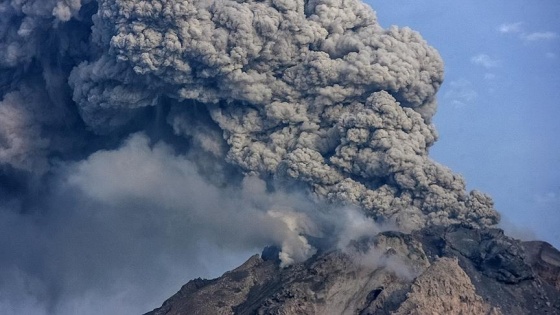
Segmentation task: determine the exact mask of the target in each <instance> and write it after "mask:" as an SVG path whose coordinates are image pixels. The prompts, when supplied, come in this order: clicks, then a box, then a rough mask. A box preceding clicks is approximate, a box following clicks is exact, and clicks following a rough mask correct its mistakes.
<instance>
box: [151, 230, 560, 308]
mask: <svg viewBox="0 0 560 315" xmlns="http://www.w3.org/2000/svg"><path fill="white" fill-rule="evenodd" d="M183 314H201V315H202V314H208V315H210V314H212V315H217V314H239V315H242V314H247V315H248V314H278V315H279V314H286V315H289V314H359V315H368V314H369V315H373V314H376V315H378V314H379V315H381V314H560V252H559V251H558V250H556V249H555V248H554V247H552V246H551V245H550V244H548V243H545V242H540V241H531V242H521V241H519V240H515V239H512V238H510V237H507V236H505V235H504V233H503V231H502V230H500V229H496V228H482V229H477V228H472V227H470V226H467V225H452V226H449V227H437V226H432V227H429V228H425V229H422V230H420V231H417V232H413V233H411V234H405V233H400V232H383V233H380V234H378V235H376V236H375V237H370V238H364V239H362V240H359V241H356V242H354V243H352V244H351V246H349V247H348V248H346V249H344V250H333V251H327V252H321V253H318V254H316V255H315V256H313V257H312V258H311V259H309V260H307V261H305V262H303V263H300V264H295V265H292V266H289V267H286V268H280V267H279V262H278V259H277V251H275V250H274V248H268V249H265V250H264V251H263V253H262V255H255V256H253V257H251V258H250V259H249V260H247V261H246V262H245V263H244V264H243V265H241V266H240V267H238V268H236V269H235V270H233V271H230V272H226V273H225V274H224V275H223V276H221V277H219V278H217V279H213V280H203V279H195V280H192V281H189V282H188V283H187V284H186V285H184V286H183V287H182V288H181V290H180V291H179V292H178V293H176V294H175V295H174V296H172V297H171V298H170V299H168V300H167V301H165V302H164V303H163V305H162V306H161V307H160V308H158V309H155V310H153V311H151V312H148V313H146V315H183Z"/></svg>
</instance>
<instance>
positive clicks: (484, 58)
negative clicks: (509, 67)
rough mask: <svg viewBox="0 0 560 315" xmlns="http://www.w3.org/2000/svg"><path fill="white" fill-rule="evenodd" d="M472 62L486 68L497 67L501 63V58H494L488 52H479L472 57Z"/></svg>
mask: <svg viewBox="0 0 560 315" xmlns="http://www.w3.org/2000/svg"><path fill="white" fill-rule="evenodd" d="M471 62H472V63H473V64H475V65H478V66H482V67H484V68H486V69H490V68H495V67H497V66H499V64H500V61H499V60H497V59H494V58H492V57H490V56H489V55H487V54H478V55H476V56H473V57H472V58H471Z"/></svg>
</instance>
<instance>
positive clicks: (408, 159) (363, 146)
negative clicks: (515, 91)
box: [0, 0, 499, 313]
mask: <svg viewBox="0 0 560 315" xmlns="http://www.w3.org/2000/svg"><path fill="white" fill-rule="evenodd" d="M442 80H443V63H442V61H441V58H440V57H439V55H438V53H437V52H436V51H435V50H434V49H433V48H432V47H430V46H428V45H427V43H426V42H425V41H424V40H423V39H422V38H421V36H420V35H419V34H418V33H416V32H414V31H412V30H410V29H408V28H397V27H391V28H389V29H383V28H382V27H380V26H379V24H378V23H377V19H376V16H375V13H374V12H373V11H372V10H371V9H370V8H369V7H368V6H366V5H365V4H363V3H361V2H359V1H357V0H308V1H302V0H295V1H291V0H262V1H230V0H216V1H210V0H208V1H183V0H181V1H179V0H153V1H152V0H150V1H148V0H144V1H138V0H97V1H95V0H28V1H20V0H4V1H1V2H0V203H1V205H0V215H1V216H2V217H4V218H7V219H6V222H8V221H9V222H16V223H17V224H15V223H14V224H12V223H10V224H8V223H6V225H5V226H4V231H5V232H4V233H5V234H6V235H9V234H10V233H11V232H10V231H14V233H16V231H22V232H21V233H27V232H25V231H28V235H27V236H26V237H22V238H21V239H23V240H24V241H21V242H23V243H26V242H27V243H33V241H32V240H33V239H34V237H36V235H47V236H49V237H52V240H50V241H48V242H45V243H44V244H43V243H40V244H38V245H37V244H35V243H33V244H34V245H33V246H29V248H32V249H30V251H33V253H32V254H25V253H19V252H18V253H19V254H18V255H15V256H14V257H15V258H13V259H12V258H11V259H9V260H5V261H0V267H3V268H0V269H2V270H12V269H14V268H15V269H17V270H18V273H17V274H22V275H23V276H22V277H21V278H23V279H27V278H30V279H31V280H29V281H31V282H33V281H38V282H41V283H44V286H45V289H44V290H43V291H41V293H40V294H39V293H38V294H35V296H36V298H37V299H40V298H38V297H37V296H44V295H48V294H46V293H45V292H57V294H58V295H64V294H65V292H66V291H65V290H67V291H68V292H74V293H75V292H79V290H76V288H75V287H74V284H75V283H73V282H72V281H71V277H63V276H60V273H63V271H60V270H58V269H57V268H56V267H53V266H57V264H56V263H55V262H56V261H60V260H63V259H67V258H68V257H74V256H80V255H82V254H83V253H82V252H81V251H82V250H85V249H80V248H82V247H81V246H77V245H75V246H72V247H69V249H68V250H60V251H57V250H58V249H57V250H54V249H53V248H57V246H61V248H62V247H64V246H65V245H64V242H63V241H62V240H64V239H66V238H67V237H68V235H66V234H64V233H65V232H61V231H82V230H84V229H82V228H80V227H81V226H82V225H83V222H87V221H88V220H90V219H91V220H92V222H93V223H91V224H90V225H88V229H85V230H86V231H88V233H90V234H92V235H93V234H95V233H96V232H95V231H99V232H98V233H100V234H104V237H105V235H114V238H115V239H116V242H115V243H114V244H112V243H111V245H110V246H106V248H108V249H107V252H104V249H102V248H101V247H99V248H97V247H87V246H86V247H85V248H87V250H91V251H93V252H91V253H90V252H88V253H87V254H88V255H90V256H92V255H93V256H96V255H98V256H103V255H109V256H110V255H113V254H115V257H116V258H115V265H114V266H113V268H114V269H115V270H118V269H119V268H123V267H122V266H121V267H118V266H117V265H118V263H117V261H122V259H123V258H122V257H121V256H119V255H118V253H120V252H128V251H129V250H130V249H129V248H127V251H123V250H119V249H118V247H119V246H123V247H124V246H125V245H124V244H125V243H126V242H125V241H122V242H119V240H120V239H121V237H122V235H120V234H118V235H117V234H111V233H110V232H108V231H111V228H114V227H118V228H117V229H116V230H127V231H130V233H131V235H130V238H131V239H135V238H143V237H145V235H146V232H145V231H144V230H143V228H141V227H142V226H144V225H149V224H154V225H158V224H159V225H162V226H167V225H169V226H167V227H162V228H161V231H163V232H162V234H161V235H164V236H161V239H159V238H157V237H158V236H154V239H152V243H150V244H152V245H153V246H152V247H150V248H157V247H158V246H156V245H157V244H166V241H165V239H166V237H170V236H169V235H172V237H171V238H172V239H173V242H176V243H174V244H183V243H187V244H190V245H188V246H187V247H188V248H191V249H192V248H195V247H196V246H194V245H192V244H191V241H185V240H187V239H191V238H192V239H196V238H202V239H205V240H207V241H208V242H210V243H212V242H213V243H215V244H218V243H224V246H225V247H228V246H231V247H234V248H242V249H244V250H249V249H252V248H254V247H258V246H263V245H266V243H267V242H273V243H276V244H275V245H278V246H280V247H282V252H281V258H282V259H283V263H284V264H289V263H291V262H293V261H298V260H303V259H306V258H307V257H309V256H310V255H312V254H313V253H314V252H315V250H316V248H315V247H316V246H318V245H317V244H311V243H312V241H311V239H317V238H322V237H324V236H325V235H326V234H327V233H326V230H328V231H330V232H334V233H335V234H336V235H335V236H332V239H329V240H328V242H327V243H329V242H330V243H329V244H331V245H332V244H337V243H338V244H340V243H341V242H343V240H346V239H348V237H349V236H348V235H354V234H356V233H352V232H349V230H351V229H352V228H353V227H357V225H354V223H355V222H356V221H359V222H367V224H366V223H364V224H361V225H360V226H367V227H371V229H376V228H375V225H374V224H373V223H372V222H371V221H367V220H366V219H365V218H363V217H360V218H359V219H348V218H351V217H352V218H354V217H355V216H356V214H355V213H354V210H344V209H354V208H359V209H361V211H362V212H363V213H364V214H365V215H367V216H368V217H369V218H372V219H374V220H376V221H377V222H390V223H391V224H392V223H394V224H396V226H398V227H399V228H400V229H403V230H414V229H418V228H421V227H424V226H426V225H431V224H443V225H447V224H451V223H456V222H465V223H469V224H472V225H474V226H483V225H493V224H496V223H497V222H498V220H499V215H498V213H497V212H496V211H495V210H494V209H493V205H492V200H491V199H490V198H489V197H488V196H486V195H485V194H483V193H480V192H477V191H473V192H470V193H468V192H467V191H466V190H465V184H464V182H463V179H462V178H461V177H460V176H459V175H457V174H454V173H453V172H452V171H450V170H449V169H447V168H446V167H444V166H441V165H439V164H437V163H436V162H434V161H432V160H431V159H430V158H429V157H428V150H429V148H430V147H431V146H432V145H433V144H434V142H435V141H436V139H437V134H436V131H435V128H434V126H433V125H432V124H431V119H432V116H433V115H434V113H435V110H436V100H435V95H436V92H437V90H438V88H439V86H440V84H441V83H442ZM140 169H142V171H140ZM123 170H128V172H124V171H123ZM256 178H259V179H258V180H257V179H256ZM108 179H111V180H108ZM254 181H257V182H258V183H260V184H258V185H257V186H259V187H260V188H259V189H258V190H257V191H253V193H252V194H258V195H263V196H264V197H263V196H261V197H258V198H256V199H255V198H245V197H243V196H245V195H244V194H245V193H246V191H247V185H248V184H247V183H251V182H254ZM286 184H288V185H286ZM249 186H251V185H250V184H249ZM287 187H288V188H287ZM294 187H295V188H294ZM195 188H196V189H195ZM300 188H301V189H300ZM290 189H291V191H293V190H300V193H301V190H308V191H306V192H311V193H310V194H309V195H307V196H306V198H308V200H307V201H305V202H299V201H298V202H287V203H286V204H282V202H280V200H284V201H285V200H287V199H290V196H289V195H287V194H288V193H287V192H285V191H290ZM201 191H204V192H205V193H201ZM250 191H252V190H250ZM238 195H241V196H242V197H239V196H238ZM279 195H280V196H281V197H278V196H279ZM204 196H206V197H208V198H209V200H210V201H202V199H204V198H203V197H204ZM292 197H293V198H294V199H297V200H300V199H301V198H302V197H301V196H300V195H299V194H298V195H297V196H296V195H293V196H292ZM259 198H261V199H259ZM262 198H264V199H262ZM139 200H141V201H142V202H141V201H139ZM263 200H264V201H263ZM312 201H313V202H312ZM327 204H329V205H336V206H335V207H332V206H327ZM148 205H149V206H148ZM337 207H338V208H337ZM148 208H149V209H155V210H154V211H157V212H158V213H160V216H161V217H162V218H165V219H162V218H158V219H153V218H152V217H153V216H154V214H153V213H152V212H150V211H151V210H149V209H148ZM259 208H260V209H259ZM95 209H103V211H101V210H95ZM106 209H109V210H110V212H108V210H106ZM135 209H139V210H137V211H138V213H141V214H142V216H141V217H142V218H143V219H138V220H139V222H140V223H137V225H134V226H133V227H131V228H130V229H127V228H126V226H127V223H126V219H125V218H126V217H127V216H129V215H131V216H132V217H133V218H136V216H135V215H133V213H136V212H134V210H135ZM201 209H204V211H202V210H201ZM328 209H331V210H328ZM332 209H338V210H332ZM341 209H342V210H341ZM218 210H220V211H219V212H217V211H218ZM97 211H100V212H99V213H103V214H105V215H104V216H96V215H92V214H91V213H92V212H93V213H97ZM329 211H331V212H330V213H329ZM341 212H343V213H344V212H345V213H346V215H347V219H340V220H339V219H336V218H335V217H344V215H341ZM107 213H116V214H115V215H114V216H113V215H108V214H107ZM182 216H185V217H188V218H189V219H184V220H183V219H177V218H179V217H182ZM62 217H64V220H62V219H61V218H62ZM236 217H237V219H236ZM103 218H104V219H103ZM59 219H60V221H57V220H59ZM159 219H161V220H162V222H164V223H161V222H160V221H158V220H159ZM57 222H59V223H57ZM134 222H136V221H134ZM150 222H151V223H150ZM158 222H159V223H158ZM193 222H197V223H198V224H195V223H193ZM243 222H250V223H247V225H245V226H244V225H243V224H244V223H243ZM352 222H354V223H352ZM57 224H64V225H66V226H67V229H66V230H65V229H62V228H61V229H59V228H58V227H59V226H58V225H57ZM19 226H25V227H26V228H19ZM180 226H186V227H187V228H186V230H188V231H189V232H180V233H179V232H177V231H178V229H179V227H180ZM224 226H226V227H224ZM16 227H18V228H16ZM170 231H171V232H170ZM175 232H177V233H175ZM241 232H242V233H241ZM374 232H375V231H374ZM135 233H136V234H135ZM182 233H186V234H182ZM220 233H225V234H220ZM267 233H270V234H271V235H268V234H267ZM360 233H362V232H359V233H358V234H360ZM362 234H363V233H362ZM10 235H11V234H10ZM156 235H160V234H156ZM177 235H180V237H179V236H177ZM310 236H311V237H310ZM3 239H8V240H9V239H11V238H3ZM79 239H81V238H79ZM86 239H88V238H84V239H83V240H86ZM102 239H103V238H102ZM124 239H125V238H123V240H124ZM57 240H60V242H58V241H57ZM249 240H250V241H249ZM0 242H1V243H0V247H2V248H3V249H4V248H8V249H12V247H13V246H12V245H11V243H5V241H0ZM109 243H110V242H109ZM148 243H149V242H148ZM248 243H250V244H248ZM115 244H117V245H115ZM119 244H120V245H119ZM240 244H245V245H240ZM183 245H184V244H183ZM146 246H148V245H146ZM177 246H181V245H177ZM189 246H191V247H189ZM103 248H105V247H103ZM87 250H86V251H87ZM192 251H194V252H196V251H197V250H195V249H192ZM53 252H54V253H56V254H52V255H51V256H49V255H47V254H42V253H53ZM38 253H41V254H38ZM133 254H134V253H132V254H131V255H133ZM133 256H134V255H133ZM80 257H81V256H80ZM138 257H139V258H138V261H142V263H144V264H145V265H144V268H148V269H150V268H153V266H155V265H157V263H158V262H159V261H158V260H157V259H155V258H154V259H152V260H151V259H146V258H145V257H144V256H142V255H138ZM49 259H51V260H49ZM31 260H33V261H32V262H29V261H31ZM88 262H89V260H88ZM190 262H191V263H192V261H190ZM42 264H48V265H49V266H50V267H49V268H45V270H42V271H41V272H39V271H37V269H33V268H32V267H29V266H33V265H42ZM107 264H108V263H107V262H105V261H104V262H103V263H99V266H102V267H99V270H101V269H103V270H113V269H111V268H110V267H108V266H107ZM82 265H83V266H85V267H83V268H93V269H94V270H97V271H99V270H98V269H95V268H96V267H93V266H90V265H89V264H88V263H83V264H81V265H80V266H82ZM22 266H23V267H22ZM88 266H89V267H88ZM119 266H120V265H119ZM26 268H27V269H26ZM60 268H62V267H60ZM78 269H79V268H78ZM88 272H89V271H88V269H83V270H82V269H80V270H78V271H77V273H78V274H81V273H83V274H88ZM94 273H95V272H94ZM115 273H116V274H118V272H115ZM12 274H13V273H12ZM107 274H109V273H107ZM133 276H136V275H133ZM193 276H194V275H193ZM16 278H17V277H16ZM132 278H133V277H132V276H131V279H132ZM18 279H19V278H18ZM52 279H56V280H52ZM99 279H100V280H99V281H100V282H102V279H103V278H102V277H101V278H99ZM14 281H15V280H14ZM18 281H19V280H18ZM26 281H27V280H26ZM64 281H68V283H66V282H64ZM24 282H25V281H24ZM125 282H126V281H125ZM181 282H182V281H180V282H179V283H181ZM18 283H19V282H18ZM69 283H72V285H70V284H69ZM18 285H19V286H21V287H25V285H22V284H21V283H19V284H18ZM8 286H9V284H6V287H8ZM51 287H53V288H56V290H54V289H52V288H51ZM100 288H101V286H100ZM103 288H104V287H103ZM1 290H5V288H2V287H0V292H1ZM103 290H104V289H103ZM103 290H101V291H103ZM165 295H166V294H164V295H163V296H165ZM50 298H51V299H52V300H56V297H50ZM49 303H51V304H52V303H54V304H56V303H57V302H52V301H50V300H49V302H48V303H47V304H49ZM51 304H49V305H50V306H49V307H50V310H51V311H50V312H51V313H53V312H54V313H56V312H58V313H61V312H62V311H61V310H60V308H58V309H57V308H56V306H52V305H51ZM25 305H29V303H27V302H26V303H25ZM8 309H9V308H8ZM3 310H4V309H3V308H2V300H1V295H0V312H2V311H3ZM108 312H109V313H110V312H111V311H108ZM120 313H122V312H120Z"/></svg>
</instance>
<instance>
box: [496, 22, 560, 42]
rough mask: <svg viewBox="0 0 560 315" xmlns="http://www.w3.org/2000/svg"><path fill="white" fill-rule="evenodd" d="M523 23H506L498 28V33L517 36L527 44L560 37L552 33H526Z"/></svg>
mask: <svg viewBox="0 0 560 315" xmlns="http://www.w3.org/2000/svg"><path fill="white" fill-rule="evenodd" d="M522 25H523V23H522V22H516V23H505V24H501V25H500V26H498V28H497V30H498V32H500V33H502V34H517V36H518V38H519V39H521V40H523V41H526V42H535V41H543V40H551V39H555V38H557V37H558V34H557V33H555V32H550V31H542V32H526V31H524V30H523V27H522Z"/></svg>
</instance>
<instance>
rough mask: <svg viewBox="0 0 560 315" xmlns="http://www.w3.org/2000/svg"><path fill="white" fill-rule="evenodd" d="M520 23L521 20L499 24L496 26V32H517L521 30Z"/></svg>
mask: <svg viewBox="0 0 560 315" xmlns="http://www.w3.org/2000/svg"><path fill="white" fill-rule="evenodd" d="M522 24H523V23H522V22H517V23H509V24H501V25H500V26H498V32H500V33H502V34H507V33H519V32H521V25H522Z"/></svg>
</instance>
